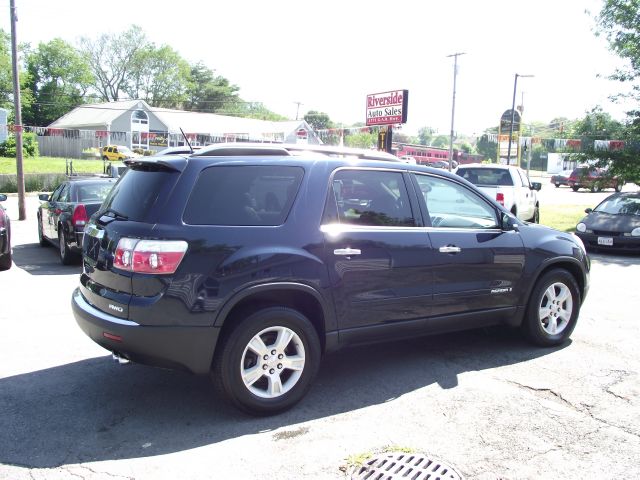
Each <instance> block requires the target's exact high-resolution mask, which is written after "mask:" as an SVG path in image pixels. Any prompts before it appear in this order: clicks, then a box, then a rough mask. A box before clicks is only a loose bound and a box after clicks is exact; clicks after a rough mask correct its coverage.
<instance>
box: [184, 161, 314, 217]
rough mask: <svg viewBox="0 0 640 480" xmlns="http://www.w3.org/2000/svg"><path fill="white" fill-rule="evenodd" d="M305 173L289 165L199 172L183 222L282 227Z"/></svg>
mask: <svg viewBox="0 0 640 480" xmlns="http://www.w3.org/2000/svg"><path fill="white" fill-rule="evenodd" d="M303 175H304V170H303V169H302V168H300V167H292V166H274V165H270V166H224V167H217V166H214V167H209V168H206V169H205V170H203V171H202V173H201V174H200V176H199V177H198V180H197V181H196V184H195V186H194V188H193V191H192V192H191V195H190V197H189V200H188V202H187V206H186V208H185V211H184V216H183V219H184V221H185V223H188V224H191V225H247V226H248V225H256V226H261V225H264V226H276V225H282V224H283V223H284V222H285V220H286V218H287V215H288V214H289V210H291V206H292V205H293V200H294V199H295V197H296V194H297V192H298V188H299V187H300V182H301V181H302V177H303Z"/></svg>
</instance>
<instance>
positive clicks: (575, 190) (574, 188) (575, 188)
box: [571, 187, 579, 192]
mask: <svg viewBox="0 0 640 480" xmlns="http://www.w3.org/2000/svg"><path fill="white" fill-rule="evenodd" d="M578 188H579V187H571V190H573V191H574V192H577V191H578Z"/></svg>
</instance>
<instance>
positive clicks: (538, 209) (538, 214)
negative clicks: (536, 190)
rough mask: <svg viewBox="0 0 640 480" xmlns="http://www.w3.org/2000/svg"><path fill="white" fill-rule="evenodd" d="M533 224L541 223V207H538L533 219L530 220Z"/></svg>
mask: <svg viewBox="0 0 640 480" xmlns="http://www.w3.org/2000/svg"><path fill="white" fill-rule="evenodd" d="M529 221H530V222H531V223H540V207H539V206H538V205H536V208H535V210H534V211H533V217H531V219H530V220H529Z"/></svg>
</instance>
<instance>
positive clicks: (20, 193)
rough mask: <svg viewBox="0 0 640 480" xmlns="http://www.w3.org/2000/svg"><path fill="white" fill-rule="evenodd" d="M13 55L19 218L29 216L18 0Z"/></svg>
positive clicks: (13, 15)
mask: <svg viewBox="0 0 640 480" xmlns="http://www.w3.org/2000/svg"><path fill="white" fill-rule="evenodd" d="M9 5H10V7H9V8H10V14H11V56H12V66H13V102H14V105H15V111H16V114H15V117H16V120H15V136H16V177H17V183H18V220H25V219H26V218H27V213H26V209H25V206H24V171H23V170H22V107H21V106H20V74H19V72H18V41H17V40H16V22H17V21H18V16H17V13H16V2H15V0H11V3H10V4H9Z"/></svg>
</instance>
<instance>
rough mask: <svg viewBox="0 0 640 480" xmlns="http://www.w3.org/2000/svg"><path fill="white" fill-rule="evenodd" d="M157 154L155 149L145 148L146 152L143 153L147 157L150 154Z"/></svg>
mask: <svg viewBox="0 0 640 480" xmlns="http://www.w3.org/2000/svg"><path fill="white" fill-rule="evenodd" d="M155 154H156V151H155V150H145V151H144V153H143V155H144V156H145V157H150V156H152V155H155Z"/></svg>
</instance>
